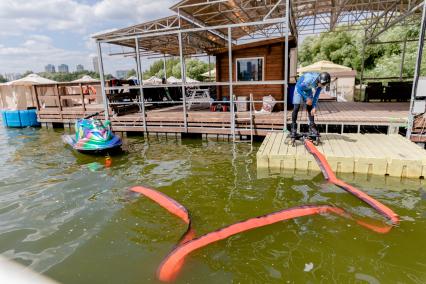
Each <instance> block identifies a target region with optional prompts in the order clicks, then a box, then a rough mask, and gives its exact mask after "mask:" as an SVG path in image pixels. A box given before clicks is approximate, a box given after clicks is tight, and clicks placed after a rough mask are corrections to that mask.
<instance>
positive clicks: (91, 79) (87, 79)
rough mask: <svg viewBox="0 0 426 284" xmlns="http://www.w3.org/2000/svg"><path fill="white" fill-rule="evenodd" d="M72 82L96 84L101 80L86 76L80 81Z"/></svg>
mask: <svg viewBox="0 0 426 284" xmlns="http://www.w3.org/2000/svg"><path fill="white" fill-rule="evenodd" d="M72 82H73V83H95V82H99V80H98V79H94V78H92V77H90V76H89V75H84V76H83V77H81V78H80V79H77V80H74V81H72Z"/></svg>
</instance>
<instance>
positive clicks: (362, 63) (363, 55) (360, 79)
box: [359, 30, 367, 101]
mask: <svg viewBox="0 0 426 284" xmlns="http://www.w3.org/2000/svg"><path fill="white" fill-rule="evenodd" d="M366 37H367V30H364V40H363V41H362V52H361V74H360V78H359V98H360V100H361V97H362V78H363V76H364V60H365V44H366V42H365V39H366ZM363 101H365V91H364V99H363Z"/></svg>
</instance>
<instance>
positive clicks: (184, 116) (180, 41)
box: [178, 31, 188, 132]
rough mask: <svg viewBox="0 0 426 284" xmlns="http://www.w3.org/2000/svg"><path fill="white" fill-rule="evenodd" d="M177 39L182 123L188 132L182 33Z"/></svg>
mask: <svg viewBox="0 0 426 284" xmlns="http://www.w3.org/2000/svg"><path fill="white" fill-rule="evenodd" d="M178 38H179V55H180V73H181V78H182V104H183V123H184V128H185V132H188V120H187V117H186V94H185V83H186V68H185V59H184V57H183V48H182V32H181V31H179V33H178Z"/></svg>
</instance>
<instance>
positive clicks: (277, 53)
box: [216, 41, 296, 110]
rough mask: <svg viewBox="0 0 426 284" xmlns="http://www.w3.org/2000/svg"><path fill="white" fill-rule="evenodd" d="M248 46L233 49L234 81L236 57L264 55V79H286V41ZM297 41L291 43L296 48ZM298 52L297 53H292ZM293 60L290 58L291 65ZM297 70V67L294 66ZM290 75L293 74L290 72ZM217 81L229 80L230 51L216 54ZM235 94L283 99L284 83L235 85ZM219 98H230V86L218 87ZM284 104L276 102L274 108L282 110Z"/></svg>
mask: <svg viewBox="0 0 426 284" xmlns="http://www.w3.org/2000/svg"><path fill="white" fill-rule="evenodd" d="M246 46H247V47H243V48H241V47H239V48H238V49H237V48H236V49H235V50H233V51H232V60H233V63H232V68H233V74H232V75H233V81H234V82H235V81H236V59H237V58H250V57H264V61H263V62H264V66H263V69H264V80H265V81H269V80H284V69H283V67H284V42H283V41H279V42H277V41H275V42H274V41H273V42H271V41H265V42H263V43H262V42H261V43H257V44H247V45H246ZM294 46H295V43H294V42H293V44H290V47H292V48H294ZM291 54H296V53H294V52H293V53H291ZM291 61H292V60H289V65H290V62H291ZM292 69H294V70H295V68H292ZM289 76H291V75H290V74H289ZM216 81H217V82H228V81H229V65H228V53H227V52H221V53H218V54H216ZM233 92H234V95H235V96H237V97H238V96H247V97H249V95H250V93H251V94H253V98H254V100H258V101H261V100H262V98H263V97H264V96H268V95H272V96H273V97H274V98H275V99H276V100H279V101H282V100H283V97H284V96H283V95H284V89H283V85H251V86H250V85H247V86H233ZM217 94H218V99H222V98H223V97H224V96H226V97H228V98H229V88H228V87H227V86H221V87H218V90H217ZM255 107H256V110H259V109H260V108H261V103H257V104H256V105H255ZM282 109H283V104H276V105H275V108H274V110H282Z"/></svg>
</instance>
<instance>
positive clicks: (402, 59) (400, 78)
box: [399, 35, 407, 81]
mask: <svg viewBox="0 0 426 284" xmlns="http://www.w3.org/2000/svg"><path fill="white" fill-rule="evenodd" d="M406 48H407V35H405V38H404V46H403V48H402V57H401V65H400V68H399V80H400V81H402V71H403V70H404V60H405V50H406Z"/></svg>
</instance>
